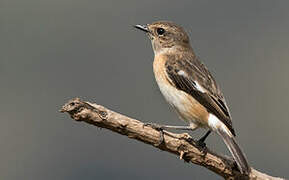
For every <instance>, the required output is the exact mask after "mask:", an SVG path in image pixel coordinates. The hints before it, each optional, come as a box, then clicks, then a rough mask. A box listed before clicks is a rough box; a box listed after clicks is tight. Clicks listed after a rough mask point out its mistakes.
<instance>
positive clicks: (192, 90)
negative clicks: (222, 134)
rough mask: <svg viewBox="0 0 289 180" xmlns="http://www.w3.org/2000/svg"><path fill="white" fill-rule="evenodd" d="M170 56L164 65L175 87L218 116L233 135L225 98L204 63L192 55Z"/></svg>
mask: <svg viewBox="0 0 289 180" xmlns="http://www.w3.org/2000/svg"><path fill="white" fill-rule="evenodd" d="M170 56H171V57H168V59H169V60H168V61H167V62H166V64H165V66H166V72H167V74H168V76H169V77H170V79H171V82H172V83H173V84H174V85H175V87H177V88H178V89H180V90H182V91H184V92H186V93H188V94H190V95H191V96H193V97H194V98H195V99H196V100H197V101H199V102H200V104H202V105H203V106H204V107H206V109H207V110H208V111H209V112H210V113H212V114H214V115H215V116H216V117H218V118H219V119H220V120H221V121H222V122H223V123H224V124H225V125H226V126H227V127H228V128H229V129H230V131H231V133H232V134H233V135H234V136H235V131H234V129H233V126H232V121H231V116H230V112H229V109H228V107H227V105H226V101H225V98H224V96H223V94H222V92H221V91H220V89H219V87H218V85H217V83H216V81H215V80H214V78H213V77H212V75H211V73H210V72H209V71H208V69H207V68H206V67H205V65H204V64H202V63H201V62H200V61H199V60H198V58H197V57H195V56H193V55H186V56H184V55H182V56H178V55H170ZM176 59H178V60H176ZM180 59H181V60H180Z"/></svg>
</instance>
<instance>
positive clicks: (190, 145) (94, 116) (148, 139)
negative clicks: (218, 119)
mask: <svg viewBox="0 0 289 180" xmlns="http://www.w3.org/2000/svg"><path fill="white" fill-rule="evenodd" d="M60 111H61V112H67V113H68V114H69V115H70V116H71V118H72V119H74V120H76V121H83V122H86V123H89V124H92V125H94V126H98V127H101V128H106V129H109V130H111V131H114V132H116V133H119V134H122V135H125V136H127V137H129V138H132V139H136V140H138V141H142V142H144V143H146V144H150V145H153V146H154V147H155V148H158V149H161V150H163V151H167V152H169V153H173V154H175V155H177V156H179V157H180V159H183V160H185V161H186V162H191V163H193V164H197V165H200V166H203V167H205V168H207V169H209V170H211V171H213V172H215V173H216V174H218V175H220V176H222V177H224V179H248V180H265V179H266V180H281V179H282V178H278V177H272V176H269V175H267V174H264V173H261V172H259V171H257V170H255V169H253V168H251V173H250V175H249V176H244V175H242V174H241V173H240V172H239V171H238V169H237V166H236V164H235V163H234V161H233V160H232V159H231V158H229V157H225V156H222V155H218V154H216V153H214V152H213V151H211V150H209V149H208V150H206V152H203V151H202V150H200V148H198V146H197V144H196V142H195V141H193V140H192V138H191V137H190V136H189V135H188V134H187V133H184V134H175V133H172V132H168V131H164V139H165V143H163V144H161V145H159V146H156V144H158V141H159V137H160V133H159V131H157V130H155V129H153V128H151V127H149V126H144V123H142V122H140V121H138V120H135V119H132V118H129V117H127V116H124V115H121V114H119V113H116V112H113V111H111V110H109V109H107V108H105V107H103V106H100V105H97V104H92V103H89V102H85V101H82V100H80V99H79V98H75V99H72V100H70V101H68V102H67V103H66V104H65V105H64V106H63V107H62V108H61V110H60Z"/></svg>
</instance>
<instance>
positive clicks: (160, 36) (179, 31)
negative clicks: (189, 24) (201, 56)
mask: <svg viewBox="0 0 289 180" xmlns="http://www.w3.org/2000/svg"><path fill="white" fill-rule="evenodd" d="M134 27H135V28H137V29H140V30H142V31H144V32H146V34H147V35H148V36H149V38H150V40H151V42H152V46H153V50H154V52H155V54H158V53H161V52H163V51H164V50H173V49H180V50H182V49H188V48H189V49H190V48H191V46H190V40H189V36H188V35H187V33H186V32H185V30H184V29H183V28H182V27H180V26H178V25H176V24H174V23H172V22H167V21H157V22H154V23H152V24H147V25H135V26H134Z"/></svg>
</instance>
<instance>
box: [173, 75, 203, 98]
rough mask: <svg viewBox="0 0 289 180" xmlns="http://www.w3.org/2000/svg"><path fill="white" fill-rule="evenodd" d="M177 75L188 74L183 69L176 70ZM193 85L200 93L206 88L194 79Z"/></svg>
mask: <svg viewBox="0 0 289 180" xmlns="http://www.w3.org/2000/svg"><path fill="white" fill-rule="evenodd" d="M178 75H180V76H184V77H188V74H187V73H186V72H185V71H183V70H180V71H178ZM194 87H195V88H196V89H197V90H198V91H200V92H202V93H205V92H206V90H205V89H204V88H203V87H202V86H201V85H200V84H199V83H198V82H197V81H194Z"/></svg>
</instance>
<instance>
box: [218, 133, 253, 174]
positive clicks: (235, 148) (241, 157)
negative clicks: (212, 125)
mask: <svg viewBox="0 0 289 180" xmlns="http://www.w3.org/2000/svg"><path fill="white" fill-rule="evenodd" d="M217 132H218V134H219V135H220V136H221V137H222V138H223V140H224V142H225V144H226V145H227V147H228V149H229V151H230V152H231V154H232V156H233V158H234V160H235V161H236V163H237V165H238V168H239V170H240V172H241V173H242V174H249V173H250V167H249V164H248V162H247V159H246V157H245V154H243V152H242V150H241V148H240V146H239V145H238V144H237V143H236V141H235V138H234V137H233V136H232V137H231V136H229V135H228V134H227V133H226V132H224V131H223V130H221V129H220V130H218V131H217Z"/></svg>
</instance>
